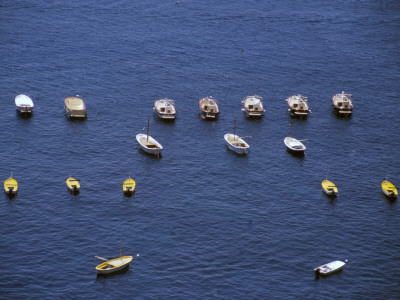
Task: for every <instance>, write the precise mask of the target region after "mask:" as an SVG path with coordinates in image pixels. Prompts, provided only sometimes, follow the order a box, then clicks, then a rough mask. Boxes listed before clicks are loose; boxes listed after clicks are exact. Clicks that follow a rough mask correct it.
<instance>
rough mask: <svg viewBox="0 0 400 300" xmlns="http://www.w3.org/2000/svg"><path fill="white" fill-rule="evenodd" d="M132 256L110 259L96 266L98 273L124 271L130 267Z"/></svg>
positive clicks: (105, 273)
mask: <svg viewBox="0 0 400 300" xmlns="http://www.w3.org/2000/svg"><path fill="white" fill-rule="evenodd" d="M132 259H133V257H132V256H121V257H118V258H115V259H111V260H108V261H106V262H103V263H101V264H100V265H98V266H96V270H97V274H100V275H107V274H112V273H116V272H119V271H122V270H124V269H126V268H128V267H129V264H130V262H131V261H132Z"/></svg>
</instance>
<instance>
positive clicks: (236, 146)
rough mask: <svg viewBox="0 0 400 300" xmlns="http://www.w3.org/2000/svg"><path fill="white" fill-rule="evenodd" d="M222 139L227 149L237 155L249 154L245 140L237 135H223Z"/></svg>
mask: <svg viewBox="0 0 400 300" xmlns="http://www.w3.org/2000/svg"><path fill="white" fill-rule="evenodd" d="M224 139H225V141H226V144H227V146H228V148H229V149H231V150H232V151H234V152H236V153H237V154H247V153H248V152H249V148H250V146H249V144H247V143H246V142H245V140H244V139H243V138H241V137H239V136H238V135H236V134H233V133H227V134H225V135H224Z"/></svg>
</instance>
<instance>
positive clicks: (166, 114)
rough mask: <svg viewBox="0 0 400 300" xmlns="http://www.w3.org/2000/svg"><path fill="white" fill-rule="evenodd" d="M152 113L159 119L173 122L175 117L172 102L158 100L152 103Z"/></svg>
mask: <svg viewBox="0 0 400 300" xmlns="http://www.w3.org/2000/svg"><path fill="white" fill-rule="evenodd" d="M154 112H155V113H156V115H157V116H158V117H159V118H161V119H164V120H174V119H175V115H176V108H175V102H174V100H171V99H159V100H156V101H154Z"/></svg>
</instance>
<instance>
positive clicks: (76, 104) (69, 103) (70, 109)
mask: <svg viewBox="0 0 400 300" xmlns="http://www.w3.org/2000/svg"><path fill="white" fill-rule="evenodd" d="M64 105H65V111H66V112H67V114H68V116H69V117H71V118H86V115H87V113H86V105H85V102H84V101H83V100H82V99H81V98H80V97H79V96H76V97H67V98H65V99H64Z"/></svg>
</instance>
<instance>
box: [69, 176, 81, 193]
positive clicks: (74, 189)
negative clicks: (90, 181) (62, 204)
mask: <svg viewBox="0 0 400 300" xmlns="http://www.w3.org/2000/svg"><path fill="white" fill-rule="evenodd" d="M65 183H66V184H67V188H68V190H69V191H70V192H71V193H79V190H80V188H81V185H80V183H79V180H78V179H75V178H72V177H69V178H68V179H67V180H66V181H65Z"/></svg>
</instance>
